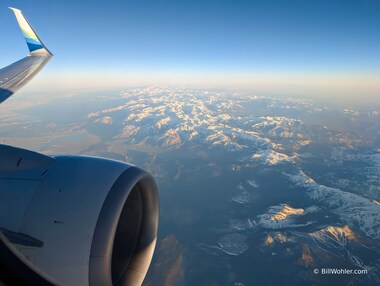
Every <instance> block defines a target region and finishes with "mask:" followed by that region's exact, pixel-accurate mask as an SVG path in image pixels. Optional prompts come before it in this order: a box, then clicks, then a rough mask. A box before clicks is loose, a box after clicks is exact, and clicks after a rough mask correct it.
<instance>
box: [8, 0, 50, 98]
mask: <svg viewBox="0 0 380 286" xmlns="http://www.w3.org/2000/svg"><path fill="white" fill-rule="evenodd" d="M10 9H11V10H12V11H13V12H14V14H15V16H16V19H17V22H18V24H19V26H20V28H21V31H22V33H23V35H24V37H25V40H26V43H27V45H28V48H29V54H28V55H27V56H26V57H25V58H23V59H21V60H19V61H17V62H15V63H13V64H10V65H9V66H6V67H4V68H2V69H0V103H2V102H3V101H5V100H6V99H7V98H9V97H10V96H11V95H12V94H13V93H15V92H16V91H17V90H18V89H20V88H21V87H23V86H24V85H25V84H26V83H28V82H29V81H30V80H31V79H32V78H33V77H34V76H35V75H36V74H37V73H38V72H39V71H40V70H41V69H42V68H43V67H44V66H45V65H46V63H47V62H48V61H49V60H50V58H51V57H52V56H53V54H52V53H51V52H50V51H49V50H48V49H47V48H46V46H45V45H44V43H43V42H42V41H41V39H40V37H39V36H38V35H37V33H36V32H35V30H34V29H33V28H32V26H31V25H30V24H29V22H28V20H27V19H26V18H25V16H24V15H23V13H22V12H21V11H20V10H19V9H16V8H11V7H10Z"/></svg>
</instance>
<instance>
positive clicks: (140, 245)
mask: <svg viewBox="0 0 380 286" xmlns="http://www.w3.org/2000/svg"><path fill="white" fill-rule="evenodd" d="M0 150H1V151H0V227H1V229H2V230H3V233H4V234H5V235H6V237H7V238H8V240H9V241H11V242H12V243H13V245H14V247H15V249H17V250H18V251H19V252H20V253H21V254H23V255H24V256H25V257H26V258H27V259H28V261H30V262H31V263H32V264H33V265H34V266H36V267H37V268H38V269H40V270H41V271H42V272H43V273H44V274H46V275H47V276H49V277H50V278H52V280H54V281H56V282H57V283H58V284H60V285H73V286H75V285H78V286H79V285H80V286H82V285H91V286H93V285H140V284H141V283H142V281H143V279H144V277H145V275H146V273H147V271H148V268H149V265H150V262H151V259H152V256H153V252H154V248H155V244H156V238H157V230H158V218H159V199H158V191H157V187H156V184H155V182H154V180H153V178H152V177H151V176H150V175H149V174H148V173H147V172H145V171H143V170H141V169H139V168H137V167H135V166H132V165H129V164H126V163H123V162H119V161H114V160H108V159H103V158H97V157H85V156H45V155H42V154H39V153H35V152H32V151H28V150H24V149H19V148H14V147H10V146H4V145H1V148H0Z"/></svg>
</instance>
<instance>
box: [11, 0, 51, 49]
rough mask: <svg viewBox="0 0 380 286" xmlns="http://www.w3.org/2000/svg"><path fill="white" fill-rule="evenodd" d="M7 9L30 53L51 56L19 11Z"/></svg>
mask: <svg viewBox="0 0 380 286" xmlns="http://www.w3.org/2000/svg"><path fill="white" fill-rule="evenodd" d="M9 9H11V10H12V11H13V12H14V13H15V16H16V19H17V22H18V24H19V26H20V28H21V31H22V33H23V34H24V38H25V40H26V43H27V45H28V48H29V51H30V53H31V54H37V53H38V54H47V55H53V54H52V53H51V52H50V51H49V50H48V49H47V48H46V46H45V45H44V44H43V42H42V41H41V39H40V38H39V37H38V35H37V33H36V32H35V31H34V29H33V28H32V26H31V25H30V24H29V22H28V20H27V19H26V18H25V16H24V15H23V13H22V12H21V10H19V9H16V8H12V7H9Z"/></svg>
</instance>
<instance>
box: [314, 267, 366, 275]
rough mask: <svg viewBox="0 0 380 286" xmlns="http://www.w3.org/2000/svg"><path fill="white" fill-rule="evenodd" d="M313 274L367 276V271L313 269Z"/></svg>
mask: <svg viewBox="0 0 380 286" xmlns="http://www.w3.org/2000/svg"><path fill="white" fill-rule="evenodd" d="M313 273H314V274H321V275H363V274H364V275H365V274H368V270H367V269H347V268H320V269H318V268H315V269H314V270H313Z"/></svg>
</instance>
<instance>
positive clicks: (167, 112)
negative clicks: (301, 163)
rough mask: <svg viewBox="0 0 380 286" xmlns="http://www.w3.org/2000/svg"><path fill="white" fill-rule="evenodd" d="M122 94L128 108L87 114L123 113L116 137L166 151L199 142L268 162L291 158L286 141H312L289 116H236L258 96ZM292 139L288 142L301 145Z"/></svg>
mask: <svg viewBox="0 0 380 286" xmlns="http://www.w3.org/2000/svg"><path fill="white" fill-rule="evenodd" d="M120 96H121V98H125V99H126V101H127V102H126V103H125V104H121V105H120V104H119V105H118V106H116V107H113V108H108V109H105V110H101V111H98V112H92V113H90V114H88V115H87V118H89V119H92V118H93V119H94V121H95V122H99V121H101V120H102V119H101V117H102V118H106V117H109V118H113V123H115V122H116V121H115V118H114V117H113V113H114V112H118V116H120V114H121V112H122V113H124V114H125V116H124V119H123V120H121V123H122V124H123V125H124V126H122V129H121V131H120V134H119V135H117V136H115V138H119V139H120V138H123V139H130V140H134V141H136V143H138V142H139V141H142V140H145V139H147V140H146V142H149V143H150V144H159V145H160V146H163V147H172V146H176V145H178V144H182V143H187V142H196V143H203V144H207V145H209V146H210V147H214V148H220V147H223V148H225V149H226V150H227V151H234V152H236V151H245V150H250V151H251V152H252V153H255V154H260V157H262V159H261V162H263V163H264V164H277V163H279V162H283V161H289V160H290V157H288V156H287V155H285V154H282V153H278V151H281V150H282V149H283V146H282V143H285V144H288V143H287V141H284V142H282V140H285V139H286V140H288V139H290V138H293V139H296V140H293V141H297V140H298V141H300V140H301V141H302V140H307V138H304V137H305V136H304V135H302V134H301V131H300V128H301V126H302V122H301V121H300V120H296V119H292V118H288V117H285V116H282V117H271V116H267V117H262V116H255V115H254V114H251V115H247V114H246V115H244V116H243V115H242V116H240V115H237V113H239V112H240V111H241V110H243V109H244V102H245V101H247V100H248V101H247V102H249V101H252V100H257V99H258V97H252V98H250V99H245V100H232V99H229V98H226V97H224V96H222V95H220V96H216V95H215V94H208V93H207V94H205V93H201V94H200V93H197V92H194V91H192V90H187V89H175V88H173V89H172V90H170V91H168V90H165V89H161V88H146V89H140V90H130V91H127V92H123V93H121V94H120ZM132 126H133V127H132ZM138 127H140V129H138ZM132 137H133V138H132ZM293 141H292V142H290V143H289V144H290V145H297V144H298V143H294V142H293ZM298 141H297V142H298ZM301 141H300V142H301ZM301 143H302V142H301ZM301 143H299V144H301ZM260 152H261V153H260Z"/></svg>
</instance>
